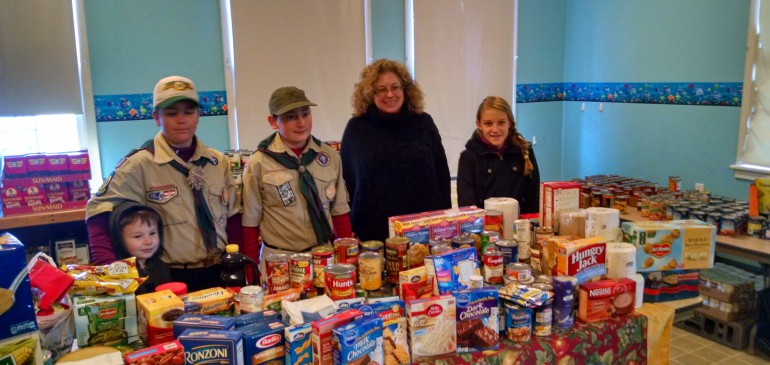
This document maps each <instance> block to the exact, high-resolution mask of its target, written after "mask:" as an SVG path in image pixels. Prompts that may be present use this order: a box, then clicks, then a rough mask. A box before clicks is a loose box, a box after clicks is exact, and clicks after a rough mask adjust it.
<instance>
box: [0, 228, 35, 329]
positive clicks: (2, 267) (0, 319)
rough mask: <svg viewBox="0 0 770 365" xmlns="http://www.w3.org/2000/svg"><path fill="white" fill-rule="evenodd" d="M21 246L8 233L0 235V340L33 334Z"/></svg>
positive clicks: (32, 319) (32, 321)
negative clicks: (27, 333)
mask: <svg viewBox="0 0 770 365" xmlns="http://www.w3.org/2000/svg"><path fill="white" fill-rule="evenodd" d="M26 267H27V261H26V259H25V257H24V245H22V244H21V242H19V240H18V239H16V237H14V236H13V235H11V234H9V233H5V234H2V235H0V288H2V289H0V338H8V337H11V336H17V335H20V334H23V333H26V332H33V331H36V330H37V321H36V318H35V306H34V304H33V303H32V289H31V288H30V285H29V275H28V274H27V270H26Z"/></svg>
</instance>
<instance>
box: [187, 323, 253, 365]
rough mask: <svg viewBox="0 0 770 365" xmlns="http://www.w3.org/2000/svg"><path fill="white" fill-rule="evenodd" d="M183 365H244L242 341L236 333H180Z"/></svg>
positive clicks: (210, 331)
mask: <svg viewBox="0 0 770 365" xmlns="http://www.w3.org/2000/svg"><path fill="white" fill-rule="evenodd" d="M178 340H179V342H180V343H181V344H182V346H184V352H185V354H184V357H185V364H188V365H194V364H230V365H244V362H243V340H242V339H241V333H240V332H238V331H220V330H195V329H189V330H186V331H184V332H182V335H181V336H179V338H178Z"/></svg>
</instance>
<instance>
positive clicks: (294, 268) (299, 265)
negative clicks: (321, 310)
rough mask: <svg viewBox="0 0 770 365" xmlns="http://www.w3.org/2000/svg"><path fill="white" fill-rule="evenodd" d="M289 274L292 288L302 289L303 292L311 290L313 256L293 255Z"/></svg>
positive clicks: (305, 254) (304, 254)
mask: <svg viewBox="0 0 770 365" xmlns="http://www.w3.org/2000/svg"><path fill="white" fill-rule="evenodd" d="M289 273H290V275H289V277H290V280H291V287H292V288H302V290H303V291H304V290H307V289H310V288H311V287H312V286H313V270H312V266H311V255H310V254H307V253H297V254H294V255H291V258H290V259H289Z"/></svg>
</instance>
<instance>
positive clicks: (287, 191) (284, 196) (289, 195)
mask: <svg viewBox="0 0 770 365" xmlns="http://www.w3.org/2000/svg"><path fill="white" fill-rule="evenodd" d="M276 189H278V196H280V197H281V200H282V201H283V206H284V207H288V206H289V204H291V203H294V202H295V201H296V200H297V197H296V196H295V195H294V190H292V189H291V184H290V182H289V181H287V182H285V183H283V184H281V185H279V186H277V187H276Z"/></svg>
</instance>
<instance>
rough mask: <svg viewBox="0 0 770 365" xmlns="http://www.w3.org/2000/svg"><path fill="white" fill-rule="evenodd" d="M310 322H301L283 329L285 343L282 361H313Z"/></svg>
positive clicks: (299, 363)
mask: <svg viewBox="0 0 770 365" xmlns="http://www.w3.org/2000/svg"><path fill="white" fill-rule="evenodd" d="M312 333H313V325H312V323H310V322H308V323H303V324H298V325H295V326H291V327H286V328H284V329H283V337H284V343H285V345H286V349H285V354H286V359H285V361H284V363H286V364H289V365H310V364H312V363H313V349H312V346H311V344H312V341H311V340H310V337H311V334H312Z"/></svg>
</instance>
